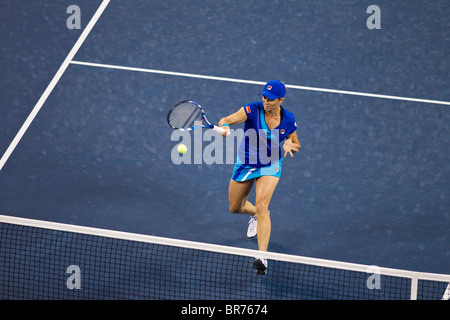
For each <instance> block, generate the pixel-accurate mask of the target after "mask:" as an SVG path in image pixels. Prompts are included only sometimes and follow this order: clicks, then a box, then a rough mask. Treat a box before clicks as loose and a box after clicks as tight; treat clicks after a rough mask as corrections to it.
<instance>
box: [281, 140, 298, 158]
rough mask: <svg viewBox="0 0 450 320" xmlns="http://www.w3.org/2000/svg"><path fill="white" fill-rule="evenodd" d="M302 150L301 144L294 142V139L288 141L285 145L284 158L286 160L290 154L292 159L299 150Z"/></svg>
mask: <svg viewBox="0 0 450 320" xmlns="http://www.w3.org/2000/svg"><path fill="white" fill-rule="evenodd" d="M300 148H301V145H300V144H298V143H294V142H292V139H286V141H285V142H284V144H283V150H284V158H286V156H287V154H288V152H289V154H290V155H291V157H294V153H295V152H298V149H300Z"/></svg>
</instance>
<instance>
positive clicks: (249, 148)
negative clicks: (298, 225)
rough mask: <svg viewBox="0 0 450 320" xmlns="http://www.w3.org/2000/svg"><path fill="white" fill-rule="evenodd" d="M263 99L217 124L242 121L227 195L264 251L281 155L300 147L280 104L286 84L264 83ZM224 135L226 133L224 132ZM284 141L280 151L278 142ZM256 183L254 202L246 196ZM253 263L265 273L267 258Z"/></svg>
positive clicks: (292, 121) (226, 126)
mask: <svg viewBox="0 0 450 320" xmlns="http://www.w3.org/2000/svg"><path fill="white" fill-rule="evenodd" d="M260 95H262V101H260V102H253V103H249V104H247V105H244V106H243V107H242V108H240V109H239V110H238V111H237V112H236V113H233V114H231V115H229V116H227V117H224V118H222V119H220V121H219V123H218V125H219V126H220V127H222V128H224V129H225V130H227V131H228V130H230V129H229V126H230V125H234V124H239V123H242V122H244V121H245V126H244V137H243V139H242V141H241V144H240V147H239V151H238V155H237V159H236V163H235V166H234V170H233V174H232V178H231V180H230V186H229V190H228V199H229V206H230V211H231V212H232V213H242V214H248V215H250V221H249V226H248V230H247V236H248V237H249V238H252V237H255V236H256V235H257V238H258V247H259V250H260V251H267V247H268V245H269V239H270V231H271V222H270V215H269V209H268V208H269V203H270V200H271V198H272V195H273V193H274V191H275V188H276V186H277V184H278V180H279V179H280V176H281V165H282V162H283V158H284V157H286V155H287V154H288V153H289V154H290V156H291V157H293V156H294V155H293V153H295V152H297V151H298V150H299V148H300V143H299V141H298V137H297V124H296V123H295V117H294V115H293V114H292V113H291V112H289V111H287V110H286V109H285V108H284V107H282V106H281V103H282V102H283V101H284V97H285V95H286V87H285V85H284V84H283V83H282V82H281V81H279V80H271V81H269V82H267V83H266V85H265V86H264V90H263V91H262V92H261V93H260ZM222 135H223V136H227V133H226V132H225V133H223V134H222ZM283 141H284V144H283V151H284V156H283V155H282V153H281V147H280V146H281V142H283ZM254 184H255V188H256V189H255V192H256V199H255V205H253V204H252V203H250V202H249V201H248V200H247V198H248V195H249V193H250V190H251V189H252V187H253V185H254ZM253 267H254V268H255V269H256V270H257V273H258V274H265V273H266V269H267V259H265V258H255V261H254V262H253Z"/></svg>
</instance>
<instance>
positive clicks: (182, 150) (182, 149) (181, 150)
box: [177, 143, 187, 154]
mask: <svg viewBox="0 0 450 320" xmlns="http://www.w3.org/2000/svg"><path fill="white" fill-rule="evenodd" d="M177 151H178V153H180V154H183V153H185V152H186V151H187V147H186V145H184V144H182V143H180V144H179V145H178V147H177Z"/></svg>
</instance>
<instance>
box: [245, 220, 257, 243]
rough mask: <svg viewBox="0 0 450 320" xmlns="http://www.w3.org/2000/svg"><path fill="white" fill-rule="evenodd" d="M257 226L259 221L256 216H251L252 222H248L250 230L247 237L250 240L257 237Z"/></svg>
mask: <svg viewBox="0 0 450 320" xmlns="http://www.w3.org/2000/svg"><path fill="white" fill-rule="evenodd" d="M257 225H258V221H257V220H256V215H254V216H250V220H249V221H248V229H247V237H248V238H249V239H251V238H254V237H256V227H257Z"/></svg>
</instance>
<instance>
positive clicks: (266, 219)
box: [255, 176, 279, 251]
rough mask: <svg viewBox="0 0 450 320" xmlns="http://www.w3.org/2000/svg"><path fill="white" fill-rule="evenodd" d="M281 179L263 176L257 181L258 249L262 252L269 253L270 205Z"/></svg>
mask: <svg viewBox="0 0 450 320" xmlns="http://www.w3.org/2000/svg"><path fill="white" fill-rule="evenodd" d="M278 180H279V178H277V177H272V176H262V177H260V178H258V179H256V203H255V209H256V211H255V213H256V217H257V219H258V247H259V250H260V251H267V247H268V246H269V239H270V231H271V222H270V215H269V203H270V200H271V199H272V195H273V193H274V191H275V188H276V186H277V184H278Z"/></svg>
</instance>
